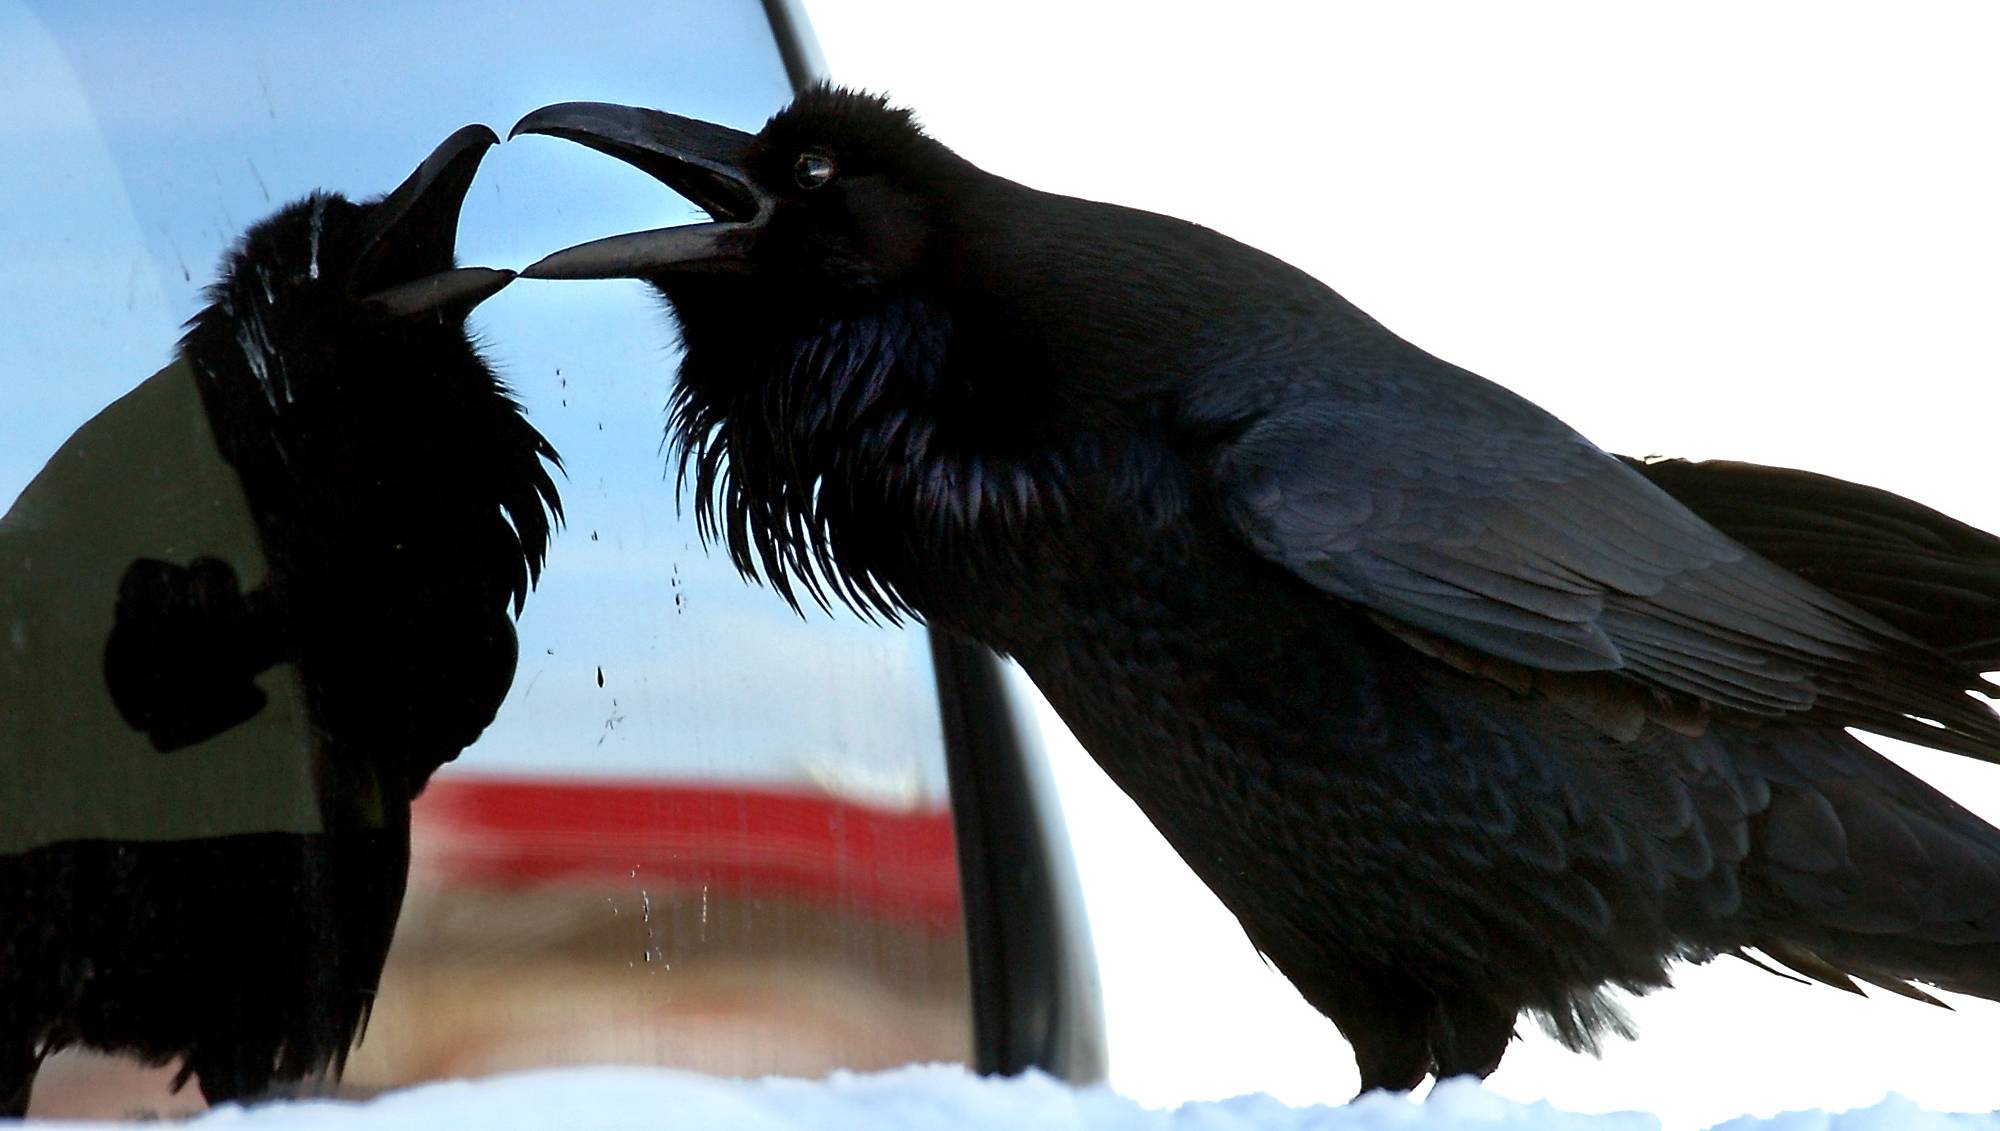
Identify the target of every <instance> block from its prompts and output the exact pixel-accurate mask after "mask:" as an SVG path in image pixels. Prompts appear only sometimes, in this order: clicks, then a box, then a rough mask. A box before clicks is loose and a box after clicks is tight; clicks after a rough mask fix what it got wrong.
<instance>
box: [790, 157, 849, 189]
mask: <svg viewBox="0 0 2000 1131" xmlns="http://www.w3.org/2000/svg"><path fill="white" fill-rule="evenodd" d="M838 171H839V170H838V169H837V168H836V167H835V165H834V163H833V154H831V153H828V152H827V151H826V150H824V149H808V150H806V151H805V152H804V153H801V154H799V160H798V163H797V164H795V165H793V166H792V179H793V180H795V181H797V182H798V183H799V187H800V188H803V189H816V188H819V187H820V186H821V185H824V184H826V183H827V182H828V181H831V180H832V179H833V175H834V173H836V172H838Z"/></svg>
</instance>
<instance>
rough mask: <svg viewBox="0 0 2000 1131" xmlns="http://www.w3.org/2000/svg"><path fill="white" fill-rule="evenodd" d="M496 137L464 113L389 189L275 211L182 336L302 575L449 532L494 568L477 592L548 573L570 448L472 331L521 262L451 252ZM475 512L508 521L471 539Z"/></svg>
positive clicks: (388, 554) (253, 496)
mask: <svg viewBox="0 0 2000 1131" xmlns="http://www.w3.org/2000/svg"><path fill="white" fill-rule="evenodd" d="M498 141H499V138H498V137H496V136H495V135H494V133H493V131H492V130H490V129H488V128H487V127H485V126H466V127H465V128H463V129H461V130H459V131H457V132H456V133H454V134H452V135H451V136H450V137H449V138H447V139H446V140H445V141H444V142H443V143H442V144H441V145H439V146H438V147H437V149H436V150H434V151H433V152H432V153H431V154H430V156H428V157H427V158H425V159H424V161H423V163H422V164H421V165H419V166H418V167H417V169H416V171H415V172H413V173H411V174H410V176H409V177H408V178H407V179H406V180H404V182H403V183H402V184H401V185H400V186H398V187H397V188H396V189H395V190H393V191H391V192H389V193H388V194H386V195H384V196H381V197H376V198H373V199H368V200H362V201H354V200H349V199H348V198H346V197H344V196H341V195H339V194H336V193H329V192H316V193H313V194H312V195H310V196H307V197H306V198H304V199H303V200H299V201H297V202H294V203H292V204H290V205H287V206H286V207H284V208H282V209H280V210H279V211H278V212H276V213H275V214H273V215H272V216H270V217H268V218H267V219H265V220H263V221H261V222H260V223H258V224H257V225H255V226H254V227H252V228H251V229H250V230H249V231H248V232H246V233H245V234H244V236H243V238H242V240H241V241H240V242H239V243H238V244H237V246H236V247H235V248H234V249H232V250H231V252H230V253H229V255H228V256H227V257H226V258H225V259H224V261H223V264H222V270H221V277H220V279H219V280H218V281H217V282H216V283H215V284H214V285H213V286H212V287H210V288H209V290H208V292H207V297H208V299H209V305H208V306H207V307H206V308H205V309H203V310H202V311H201V312H200V313H198V314H196V315H195V316H194V318H193V319H191V320H190V321H189V323H188V333H187V335H186V337H185V338H183V339H182V342H181V351H182V353H183V355H184V356H185V357H186V358H187V359H188V361H189V362H190V363H191V364H192V365H193V367H194V369H195V371H196V374H197V379H198V381H199V382H200V385H201V388H202V395H203V400H204V403H205V405H206V406H207V408H208V412H209V416H210V419H211V421H212V423H213V426H214V429H215V433H216V442H217V444H218V446H219V447H220V448H221V449H222V451H223V454H224V455H225V456H226V457H227V458H228V459H229V461H230V462H231V463H232V464H233V465H234V466H235V467H236V469H237V471H238V473H239V475H240V476H241V477H242V479H243V481H244V488H245V491H246V493H247V494H248V495H249V496H250V501H251V506H252V508H253V511H254V512H255V514H256V515H257V518H258V523H259V526H260V528H261V529H262V530H263V531H264V535H265V539H266V541H267V542H268V543H273V545H272V546H271V549H272V552H273V554H274V555H275V556H277V557H279V558H286V559H290V562H291V564H292V566H293V569H292V570H291V573H292V574H293V575H294V577H299V576H309V575H312V574H315V573H319V574H323V575H326V576H328V577H329V578H331V577H332V576H333V575H335V574H337V573H341V572H344V573H346V574H347V575H348V577H347V578H345V579H343V581H342V582H341V584H347V585H352V584H353V583H354V581H353V578H354V575H357V574H365V573H367V572H369V571H370V570H374V571H376V572H387V573H395V572H398V570H399V569H400V567H397V566H395V565H394V563H395V562H396V561H397V560H398V557H399V555H400V557H402V558H404V559H407V558H408V557H409V556H410V554H409V551H408V550H407V547H409V546H410V545H412V543H413V540H417V541H422V542H426V543H428V542H432V541H435V542H436V543H437V544H438V553H439V554H440V555H447V554H450V553H456V554H457V555H459V556H460V557H461V558H463V559H466V560H465V561H464V562H463V563H462V565H463V567H464V568H465V569H466V570H467V571H468V572H471V571H473V569H474V567H475V565H476V564H480V563H484V567H483V569H482V570H481V571H480V572H481V573H482V574H484V573H491V574H492V575H493V576H494V578H495V581H494V584H493V585H491V586H485V587H483V588H485V589H488V590H490V589H493V588H498V589H501V590H502V591H504V592H505V593H506V594H507V595H509V596H510V597H511V598H512V600H513V601H514V603H515V604H516V605H517V606H518V604H519V602H520V600H521V599H522V597H523V596H524V595H525V592H526V589H527V587H528V585H529V584H530V583H531V581H532V578H533V576H534V575H535V574H536V573H538V572H539V570H540V568H541V563H542V560H543V557H544V555H545V554H546V551H547V546H548V540H549V535H550V526H551V519H552V516H554V517H559V516H560V509H559V504H558V502H557V496H556V491H555V487H554V484H553V482H552V481H551V479H550V477H549V473H548V471H547V470H546V469H545V467H544V466H543V461H548V462H549V463H555V462H556V455H555V452H554V450H553V449H552V448H551V447H550V446H549V444H548V442H547V441H546V440H544V439H543V438H542V436H541V435H540V434H539V433H538V432H536V431H535V429H534V428H532V427H531V426H529V425H528V423H527V422H526V420H524V419H523V418H522V417H521V414H520V408H519V406H518V405H517V404H516V403H515V402H514V400H513V399H512V397H511V396H509V395H508V392H507V390H506V388H505V387H504V386H503V385H502V384H501V383H500V382H499V381H498V379H497V378H496V377H495V376H494V374H493V371H492V370H491V368H490V367H489V366H488V365H487V364H486V362H485V361H484V359H482V358H481V357H480V356H479V353H478V351H477V349H476V348H475V347H474V344H473V342H472V340H471V338H470V336H469V335H468V333H467V331H466V326H465V321H466V317H467V315H468V314H470V312H471V310H472V308H473V307H474V306H476V305H477V304H478V303H479V302H481V301H482V300H484V299H485V298H487V297H488V296H490V295H492V294H494V293H495V292H497V291H499V290H500V289H501V288H502V287H504V286H506V285H507V283H508V282H509V281H511V280H512V279H513V278H514V274H513V272H511V271H496V270H492V269H489V268H484V267H457V266H455V255H456V245H457V231H458V218H459V212H460V209H461V206H462V205H463V203H464V201H465V195H466V192H467V190H468V189H469V188H470V187H471V184H472V179H473V176H474V174H475V173H476V172H477V171H478V169H479V165H480V161H481V159H482V158H483V157H484V155H485V154H486V152H487V150H489V149H490V148H491V147H492V146H494V145H495V144H497V143H498ZM502 512H504V514H505V521H502V520H501V519H500V517H499V516H500V515H501V513H502ZM489 515H490V516H492V521H491V522H490V523H489V522H486V521H484V519H485V516H489ZM464 516H470V517H464ZM468 526H475V527H478V528H480V529H493V528H495V527H498V528H501V529H506V530H508V534H507V537H506V538H504V539H499V538H495V539H492V540H491V541H492V542H493V543H494V544H491V545H489V544H487V542H485V541H481V542H478V543H472V544H468V543H467V542H466V541H465V540H464V537H463V530H464V528H465V527H468ZM516 535H518V537H516ZM371 555H372V557H371ZM328 584H329V585H331V584H334V582H332V581H331V580H329V581H328Z"/></svg>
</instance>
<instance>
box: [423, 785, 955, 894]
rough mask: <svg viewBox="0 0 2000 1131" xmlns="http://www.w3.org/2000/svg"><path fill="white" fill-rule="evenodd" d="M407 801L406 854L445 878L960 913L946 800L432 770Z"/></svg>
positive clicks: (493, 883) (493, 884) (497, 884)
mask: <svg viewBox="0 0 2000 1131" xmlns="http://www.w3.org/2000/svg"><path fill="white" fill-rule="evenodd" d="M415 808H416V834H417V838H418V839H417V849H416V851H417V856H418V860H417V866H418V867H419V868H420V869H422V870H423V871H424V872H426V873H428V874H430V875H432V876H435V877H440V878H442V879H443V880H444V882H447V883H461V884H474V885H480V886H488V887H507V886H515V885H530V884H545V883H564V882H568V883H604V882H616V881H628V880H631V879H634V878H639V879H645V880H648V881H650V882H652V883H654V884H660V885H677V886H683V887H695V888H698V887H702V886H704V885H706V886H708V887H709V888H710V889H711V890H717V889H719V891H720V892H721V893H723V894H731V893H734V894H740V895H744V896H757V895H763V896H771V895H785V896H789V897H792V898H796V899H800V900H804V901H808V902H812V903H818V904H831V905H851V906H854V907H856V908H857V909H860V910H865V911H866V912H867V913H868V914H870V915H872V916H875V917H878V918H888V919H897V920H903V921H909V922H915V923H919V924H923V925H926V926H930V927H934V928H937V929H955V928H957V927H958V926H959V922H960V903H959V891H958V856H957V852H956V850H955V848H954V846H953V841H952V828H951V812H950V810H949V809H946V808H941V807H940V808H925V809H915V810H894V809H884V808H879V807H875V806H870V805H864V804H859V803H856V802H852V801H846V800H842V799H839V798H835V797H829V796H827V795H825V794H820V793H805V792H799V791H794V790H784V789H775V788H770V787H763V786H721V787H718V786H696V785H687V784H679V783H662V782H656V781H630V780H616V779H613V780H605V779H590V780H575V779H559V778H481V777H476V776H472V775H466V774H454V775H451V776H447V777H440V778H437V779H436V780H434V781H432V782H431V784H430V788H428V789H426V790H425V791H424V794H423V796H422V797H421V798H419V799H418V800H417V803H416V807H415Z"/></svg>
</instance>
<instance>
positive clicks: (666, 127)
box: [513, 86, 976, 306]
mask: <svg viewBox="0 0 2000 1131" xmlns="http://www.w3.org/2000/svg"><path fill="white" fill-rule="evenodd" d="M513 132H514V134H515V135H519V134H523V133H539V134H549V135H552V136H555V137H561V138H566V139H568V140H571V141H575V142H579V143H581V144H583V145H587V146H590V147H591V148H593V149H597V150H600V151H602V152H604V153H608V154H610V155H612V156H613V157H617V158H619V159H621V160H623V161H626V162H629V163H630V164H632V165H634V166H636V167H637V168H639V169H642V170H644V171H645V172H647V173H649V174H651V175H652V176H654V177H655V178H657V179H658V180H660V181H662V182H664V183H665V184H666V185H667V186H668V187H670V188H672V189H674V190H675V191H676V192H679V193H680V194H681V195H683V196H685V197H687V198H688V199H689V200H692V201H694V202H695V203H696V204H698V205H700V206H701V207H702V208H703V209H704V210H706V211H707V212H708V213H709V215H710V216H711V217H713V222H711V223H707V224H695V225H687V226H683V227H676V228H662V229H657V230H654V231H647V232H634V233H631V234H627V235H622V236H613V237H611V238H609V239H602V240H596V241H593V242H591V243H587V244H582V245H580V246H577V247H573V248H570V249H568V250H566V251H561V252H557V253H556V254H554V255H551V256H548V257H547V258H545V259H543V260H541V261H540V262H538V263H536V264H534V265H533V266H531V267H529V268H528V269H527V270H526V271H525V272H523V273H524V274H526V275H527V276H529V277H530V278H546V279H601V278H637V279H646V280H649V281H651V282H653V283H654V284H655V285H656V286H658V287H660V289H661V290H663V291H665V292H666V293H667V294H668V295H670V296H682V295H691V294H692V293H693V292H698V291H700V290H702V289H703V284H704V280H706V281H707V283H708V284H709V285H710V286H711V287H713V286H721V287H724V288H728V284H727V283H726V282H723V281H721V280H718V279H716V277H717V276H735V277H737V278H739V279H741V278H744V277H750V278H754V280H755V285H756V289H757V290H758V291H760V292H762V293H764V294H766V295H785V296H787V297H790V298H791V299H792V300H794V301H797V302H811V303H821V304H826V305H829V306H846V305H850V303H849V302H848V301H847V300H849V299H858V298H860V296H861V295H862V294H865V293H866V292H871V291H879V290H881V289H883V288H892V287H896V286H898V285H903V284H909V283H911V282H913V281H915V276H917V275H919V274H920V273H921V272H922V271H924V270H925V269H926V268H927V267H930V266H934V265H935V264H934V262H933V260H934V257H935V255H936V253H937V252H938V251H939V250H941V246H942V241H941V240H940V238H939V234H940V233H939V230H938V229H939V223H940V213H941V209H942V207H943V206H944V205H945V204H946V203H948V201H947V199H946V198H947V196H948V191H949V188H950V187H951V186H953V185H955V184H958V183H961V182H967V181H969V180H970V179H971V178H972V177H973V176H974V175H976V171H974V170H973V169H972V168H971V166H969V165H967V164H966V163H965V162H964V161H961V160H960V159H959V158H957V157H956V156H955V155H953V154H952V152H951V151H950V150H948V149H946V148H945V147H944V146H942V145H940V144H938V143H937V142H935V141H932V140H931V139H930V138H929V137H928V136H927V135H925V134H924V133H923V131H922V130H921V129H919V128H918V126H917V124H916V121H915V119H914V118H913V117H912V116H911V115H910V113H909V112H908V111H907V110H901V109H896V108H893V107H891V106H889V105H888V104H887V103H886V102H885V101H884V100H882V99H881V98H877V97H874V96H872V95H866V94H860V93H856V92H852V91H847V90H840V89H836V88H833V87H828V86H819V87H815V88H813V89H812V90H809V91H807V92H806V93H805V94H802V95H801V96H800V97H799V98H798V100H797V101H795V102H794V103H793V104H792V105H791V106H789V107H787V108H786V109H785V110H783V111H782V112H780V113H779V114H778V115H777V116H776V117H774V118H772V119H771V120H770V122H769V123H768V124H766V125H765V127H764V128H763V130H761V131H760V132H758V133H756V134H748V133H743V132H742V131H740V130H733V129H730V128H729V127H727V126H719V125H714V124H711V123H708V122H700V121H696V120H694V119H691V118H683V117H679V116H677V115H674V114H666V113H662V112H660V111H657V110H645V109H637V108H633V107H628V106H615V105H609V104H606V103H599V102H565V103H561V104H559V105H555V106H548V107H544V108H543V109H540V110H537V111H535V112H534V113H532V114H529V115H528V116H527V117H526V118H523V119H522V120H521V122H520V123H519V124H518V125H516V126H515V127H514V131H513ZM862 301H865V299H864V300H862Z"/></svg>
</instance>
